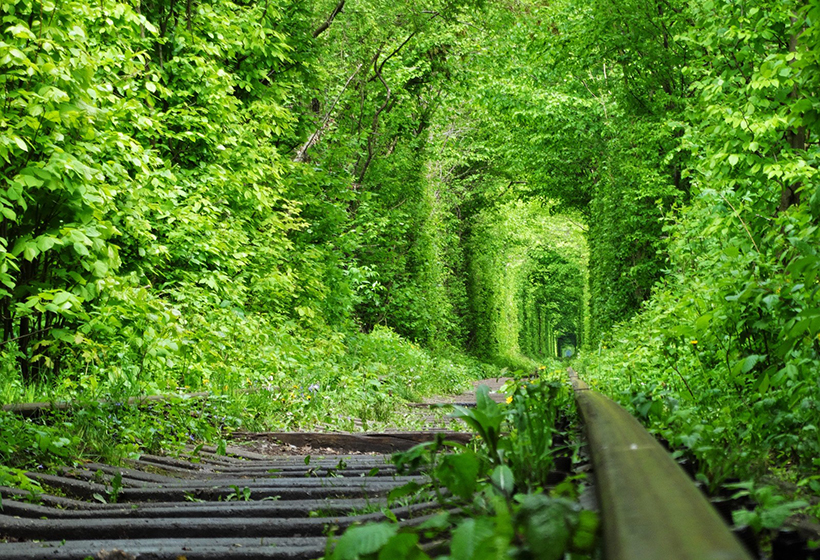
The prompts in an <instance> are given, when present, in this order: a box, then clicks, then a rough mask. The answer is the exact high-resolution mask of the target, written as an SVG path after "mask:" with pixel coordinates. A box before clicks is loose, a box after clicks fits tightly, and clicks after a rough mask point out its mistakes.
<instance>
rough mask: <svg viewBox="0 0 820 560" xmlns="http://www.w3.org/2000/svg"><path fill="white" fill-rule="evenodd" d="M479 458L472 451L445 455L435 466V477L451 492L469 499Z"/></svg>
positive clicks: (475, 478) (476, 479)
mask: <svg viewBox="0 0 820 560" xmlns="http://www.w3.org/2000/svg"><path fill="white" fill-rule="evenodd" d="M479 467H480V460H479V458H478V456H477V455H476V454H475V453H473V452H472V451H465V452H464V453H459V454H453V455H445V456H444V457H442V458H441V462H440V463H439V465H438V466H437V467H436V478H437V479H438V480H439V481H440V482H441V483H442V484H443V485H444V486H446V487H447V488H448V489H449V490H450V491H451V492H452V493H453V494H455V495H456V496H459V497H461V498H464V499H465V500H469V499H470V498H471V497H472V495H473V493H474V492H475V487H476V484H477V482H478V471H479Z"/></svg>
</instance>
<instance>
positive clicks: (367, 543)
mask: <svg viewBox="0 0 820 560" xmlns="http://www.w3.org/2000/svg"><path fill="white" fill-rule="evenodd" d="M545 369H546V368H541V370H540V371H541V372H542V376H541V377H540V378H537V379H524V380H519V381H513V382H510V383H508V385H507V387H506V389H507V391H508V392H509V394H510V396H509V398H508V399H507V403H506V404H500V405H499V404H496V403H495V402H494V401H493V400H492V399H491V398H490V397H489V395H488V391H487V388H486V387H481V388H480V389H479V391H478V392H477V395H476V407H475V408H472V409H467V408H462V407H456V411H455V412H454V414H453V415H454V416H455V417H458V418H460V419H462V420H463V421H464V422H466V423H467V424H468V425H469V426H470V428H472V430H473V431H474V432H475V434H476V435H477V436H478V439H479V443H478V445H474V446H470V445H466V446H465V445H462V444H458V443H455V442H448V441H445V440H443V439H439V440H437V441H433V442H428V443H423V444H420V445H418V446H416V447H414V448H413V449H411V450H409V451H407V452H405V453H400V454H397V455H396V456H395V457H394V461H395V462H396V464H397V466H398V468H399V470H400V472H404V471H410V472H413V471H415V470H416V469H419V468H421V469H423V470H425V471H426V472H427V473H429V482H428V483H427V484H426V485H420V484H418V483H417V482H410V483H408V484H406V485H405V486H402V487H399V488H397V489H395V490H393V491H392V492H391V494H390V496H389V501H390V503H391V504H392V503H396V502H399V503H401V500H403V499H406V497H407V496H411V495H416V496H418V495H422V496H426V497H427V498H432V499H434V500H437V501H438V505H439V506H440V510H439V512H438V513H435V514H432V515H429V516H428V517H427V518H426V519H425V520H424V521H423V522H422V523H420V524H418V525H415V526H400V525H399V524H398V523H397V519H396V517H395V516H394V515H393V514H392V512H391V511H390V510H389V509H385V510H384V513H385V516H386V517H387V518H388V519H389V521H385V522H381V523H368V524H365V525H357V526H353V527H350V528H349V529H347V531H345V533H344V534H343V535H341V537H338V538H335V537H332V538H331V539H329V541H328V552H327V553H326V558H327V560H370V559H384V558H390V559H391V560H411V559H412V560H427V559H429V558H430V557H431V555H433V556H435V555H437V554H444V555H445V556H443V557H444V558H448V557H449V558H451V559H453V560H479V559H491V558H519V559H522V560H523V559H529V558H538V559H540V560H558V559H560V558H565V557H566V556H565V555H569V557H571V558H574V559H578V560H580V559H584V558H594V557H595V554H596V539H597V530H598V515H597V514H596V513H594V512H592V511H589V510H585V509H583V508H582V507H581V506H580V504H579V502H578V497H579V492H580V490H581V488H582V483H581V481H582V480H583V476H575V477H568V478H566V479H564V481H563V482H560V483H559V484H557V485H554V486H547V484H546V480H547V474H548V473H549V472H550V471H551V469H553V467H554V458H555V456H556V454H557V453H561V452H563V453H566V452H567V449H562V448H561V446H554V445H553V443H554V441H553V438H555V437H558V435H559V434H560V429H559V426H558V424H557V423H556V420H557V419H558V418H560V417H565V416H566V415H571V414H572V411H571V407H572V404H571V403H572V399H571V398H570V395H569V390H568V388H567V383H566V381H557V380H550V379H549V377H548V374H546V372H545ZM502 434H507V435H505V436H504V437H502ZM562 437H563V436H562Z"/></svg>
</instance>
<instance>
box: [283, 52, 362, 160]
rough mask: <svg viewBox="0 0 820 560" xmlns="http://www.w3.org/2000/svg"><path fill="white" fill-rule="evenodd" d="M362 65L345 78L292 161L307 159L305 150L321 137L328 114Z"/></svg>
mask: <svg viewBox="0 0 820 560" xmlns="http://www.w3.org/2000/svg"><path fill="white" fill-rule="evenodd" d="M362 66H363V64H359V65H358V66H357V67H356V70H355V71H354V72H353V73H352V74H351V75H350V77H349V78H348V79H347V81H346V82H345V85H344V87H342V91H340V92H339V95H337V96H336V99H334V100H333V103H332V104H331V105H330V108H328V110H327V112H326V113H325V116H324V118H322V124H321V125H320V126H319V128H318V129H316V132H314V133H313V134H311V135H310V138H308V141H307V142H305V143H304V144H303V145H302V147H301V148H299V150H298V151H297V152H296V157H294V158H293V161H296V162H303V161H305V160H306V159H307V151H308V150H309V149H310V148H312V147H313V146H314V145H315V144H316V142H318V141H319V138H321V137H322V134H323V133H324V131H325V130H326V129H327V126H328V124H329V123H330V115H331V114H333V109H334V108H335V107H336V104H337V103H338V102H339V99H341V98H342V94H344V92H345V90H346V89H347V86H349V85H350V82H352V81H353V78H355V77H356V74H358V73H359V70H361V69H362Z"/></svg>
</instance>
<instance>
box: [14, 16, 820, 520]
mask: <svg viewBox="0 0 820 560" xmlns="http://www.w3.org/2000/svg"><path fill="white" fill-rule="evenodd" d="M0 19H2V26H3V37H2V40H0V61H2V64H3V69H4V71H3V72H2V75H0V84H2V99H1V100H0V103H2V105H0V106H2V113H0V167H2V177H3V184H2V187H1V188H0V317H2V326H1V327H0V328H2V332H3V338H2V341H1V342H0V399H2V401H3V402H7V403H8V402H19V401H30V400H39V399H55V400H66V399H76V398H79V397H82V398H84V399H86V400H96V399H107V400H109V401H112V402H123V401H124V399H125V398H127V397H129V396H137V395H144V394H157V393H185V392H188V391H200V390H206V391H209V392H211V393H213V394H215V395H222V394H225V395H227V396H228V397H227V398H226V400H225V401H224V402H222V401H220V400H218V399H216V400H214V399H211V400H209V401H208V402H211V403H218V404H214V406H218V407H224V409H220V414H219V415H217V416H218V417H223V416H224V417H235V418H236V419H237V420H236V423H241V425H242V426H243V427H247V428H252V427H262V426H281V427H288V426H291V425H295V424H296V423H298V422H310V423H331V424H334V425H339V426H342V425H344V422H350V420H349V418H357V419H358V420H360V421H365V422H368V423H369V425H373V422H374V421H379V420H383V419H385V418H387V415H388V414H389V412H390V411H391V410H393V407H394V405H395V404H396V403H397V402H399V401H400V400H403V399H414V398H418V397H419V396H420V395H422V394H424V393H427V392H438V391H445V390H455V389H457V387H458V386H460V384H461V383H462V382H463V381H464V380H466V379H467V378H468V377H478V376H481V375H486V374H488V373H489V372H490V371H492V372H498V371H500V370H499V369H498V368H505V367H506V368H507V371H516V370H523V371H532V370H533V369H535V368H536V367H537V365H538V363H540V362H542V361H544V360H547V359H550V358H553V357H555V356H556V355H562V356H563V355H565V354H566V353H573V352H574V351H575V350H577V349H581V351H582V355H583V367H584V369H585V374H586V376H587V378H588V379H590V380H591V381H592V382H594V383H597V386H598V387H599V388H600V389H601V390H603V391H606V392H608V393H609V394H610V395H612V396H614V397H616V398H618V399H619V400H620V401H621V402H623V403H625V404H627V405H628V406H631V407H632V408H633V410H634V411H635V412H636V414H637V415H638V416H639V417H641V418H642V419H644V420H645V421H646V423H647V424H648V425H650V426H652V427H653V428H654V429H656V430H658V431H659V432H661V433H662V434H663V435H664V437H665V438H666V439H668V440H669V441H670V442H671V443H672V444H673V445H674V446H675V447H676V448H677V449H680V450H687V452H690V453H692V454H693V455H694V456H695V457H696V458H697V460H698V461H699V464H700V468H701V470H702V472H701V475H702V477H704V479H705V480H706V481H707V482H708V484H709V485H710V486H715V485H720V483H721V482H722V481H723V480H724V479H725V478H728V477H737V476H742V477H759V476H761V475H763V474H765V473H771V472H774V473H776V474H778V475H780V476H781V477H782V478H786V479H790V480H792V481H793V482H794V483H795V484H796V485H797V486H798V487H799V488H800V489H801V491H805V493H807V494H808V493H811V492H813V493H815V494H816V493H817V480H816V475H815V474H814V473H815V472H816V469H817V466H818V465H817V463H816V461H817V459H816V457H817V456H818V453H819V452H820V431H818V430H819V428H818V424H817V417H818V411H819V409H820V385H818V376H817V371H818V367H820V338H818V337H819V336H820V304H818V271H819V270H820V258H818V255H817V249H816V248H817V247H818V245H820V240H819V239H818V238H817V237H818V216H819V215H820V206H819V205H818V201H819V200H820V198H819V197H818V188H817V164H818V162H817V159H818V142H817V136H818V132H820V130H818V126H820V125H818V122H820V121H818V111H820V106H818V102H817V99H816V95H815V94H814V93H815V92H816V91H817V86H818V79H820V78H818V76H820V68H818V66H819V65H820V62H819V61H818V51H817V48H816V45H817V44H818V41H817V39H818V28H817V25H818V24H817V22H818V19H820V8H818V6H817V5H816V2H809V3H805V2H803V3H801V2H797V1H796V0H785V1H777V2H775V1H774V0H753V1H752V0H749V1H745V2H725V1H706V2H687V1H684V0H658V1H654V0H652V1H650V2H648V3H647V2H646V1H638V0H580V1H578V0H573V1H570V0H557V1H552V2H545V1H541V0H502V1H498V2H484V1H482V0H402V1H400V2H395V1H387V0H347V1H345V0H311V1H304V0H298V1H297V0H265V1H258V2H257V1H255V0H253V1H249V2H239V3H237V2H224V1H221V0H219V1H216V0H191V1H189V2H184V3H183V2H176V1H174V0H139V1H137V0H128V1H125V0H102V1H101V2H94V3H91V2H89V1H88V0H71V1H64V2H53V1H51V0H42V1H41V0H8V1H6V2H4V3H3V4H2V5H1V6H0ZM465 353H466V354H467V355H471V356H473V358H466V357H463V356H464V354H465ZM442 356H446V357H447V358H446V359H445V358H443V357H442ZM474 359H480V360H482V361H483V362H485V363H491V364H494V365H493V366H481V365H478V364H477V363H476V362H474V361H473V360H474ZM430 368H433V369H432V371H433V372H435V373H431V371H430ZM493 368H494V369H493ZM294 385H295V387H293V386H294ZM316 386H318V387H319V390H318V391H319V392H315V391H314V390H313V389H310V388H315V387H316ZM268 388H270V389H268ZM246 390H251V391H267V392H266V393H254V392H250V393H246V392H245V391H246ZM262 394H270V395H272V396H275V397H276V398H275V399H268V400H269V401H270V402H269V403H267V404H264V405H262V404H261V402H262V401H263V400H264V399H262V398H258V397H257V396H254V395H262ZM340 395H344V398H342V399H339V398H338V396H340ZM325 396H327V398H326V399H325ZM308 397H309V398H308ZM282 401H284V402H282ZM339 402H344V403H345V408H340V407H339V404H338V403H339ZM173 406H178V407H179V410H180V411H181V410H186V411H188V412H192V411H193V410H194V409H196V407H197V406H199V405H197V404H194V403H185V404H184V405H183V404H179V405H173ZM189 406H191V407H193V408H190V409H189V408H186V407H189ZM245 408H248V409H249V410H253V411H254V413H253V414H247V413H240V411H242V410H244V409H245ZM89 410H90V411H91V412H89V414H92V415H94V418H95V420H94V422H96V421H97V420H96V418H97V417H99V418H102V417H103V416H107V415H108V414H109V413H110V411H108V410H107V409H96V408H92V409H89ZM222 412H224V414H222ZM140 414H142V413H137V412H134V413H131V412H129V413H128V416H127V418H128V419H127V420H124V421H123V422H124V425H123V428H122V429H121V430H120V432H121V433H122V434H126V435H125V436H123V437H122V438H121V439H120V440H118V442H119V444H120V445H124V446H126V447H122V448H121V453H127V452H130V450H132V448H130V447H128V446H129V445H131V444H134V445H137V446H143V447H145V448H152V446H153V445H155V443H154V442H156V441H162V442H171V441H182V440H184V439H186V438H189V437H190V436H191V435H194V436H195V437H197V438H199V437H202V438H213V437H221V434H224V431H223V430H222V426H221V424H220V422H218V421H215V420H213V419H208V418H205V417H203V416H202V415H200V416H198V417H197V418H198V419H196V420H194V422H195V424H196V425H195V426H191V427H186V426H185V425H184V424H185V422H187V421H188V420H187V419H188V417H189V416H190V414H189V415H188V416H186V415H185V414H180V415H179V416H177V415H176V412H167V414H168V419H167V421H168V425H167V430H166V428H162V429H160V431H161V432H163V433H165V431H167V432H168V433H170V434H172V435H171V436H168V437H166V436H165V435H159V436H153V435H151V434H149V433H147V432H144V431H143V427H141V426H142V424H141V420H140ZM183 416H184V417H185V420H184V421H183ZM195 416H196V415H195ZM340 416H341V417H342V418H341V419H340V418H339V417H340ZM3 418H4V420H3V422H4V423H6V425H7V426H9V428H8V429H9V430H12V432H13V433H19V434H20V435H19V438H17V439H16V440H14V441H17V443H12V444H8V445H7V446H6V448H3V449H5V450H4V451H3V454H4V457H3V460H4V461H11V462H10V463H9V465H10V466H11V465H18V466H19V465H23V464H25V465H26V466H31V465H33V464H35V463H37V458H40V459H43V458H44V457H41V456H40V455H38V454H39V453H41V452H43V450H50V451H49V452H48V453H50V454H52V455H53V456H57V457H59V456H60V454H61V453H63V451H62V450H64V449H71V452H70V453H68V452H66V453H63V455H64V456H65V457H68V456H71V457H74V456H82V454H83V453H89V452H94V451H93V449H101V448H103V447H104V446H103V445H102V443H99V444H96V443H91V444H87V445H90V446H91V447H88V448H83V449H81V448H79V447H76V446H75V444H74V443H72V441H73V440H72V438H73V437H76V438H79V437H80V435H81V434H82V433H83V430H84V429H86V428H81V425H82V423H81V422H79V421H78V420H77V419H76V418H73V417H72V418H58V419H53V420H52V424H53V426H59V425H60V423H61V422H69V423H71V424H72V427H71V429H70V430H62V431H61V429H60V428H58V427H51V428H46V427H44V426H41V425H40V424H37V425H35V424H25V423H20V421H17V420H11V419H10V418H9V417H5V416H4V417H3ZM118 418H120V417H119V416H118ZM122 418H125V416H123V417H122ZM106 421H107V420H106ZM106 421H102V420H100V421H99V424H100V425H101V426H109V424H107V423H106ZM92 423H93V422H89V425H90V424H92ZM109 427H110V426H109ZM348 427H349V425H348ZM89 429H90V428H89ZM145 429H147V427H146V428H145ZM37 430H46V431H48V430H52V432H48V433H49V434H53V435H48V437H40V439H39V440H38V439H37V438H38V436H37V435H36V432H37ZM129 430H130V431H129ZM131 432H133V433H134V434H135V435H133V437H132V436H131V435H128V434H130V433H131ZM95 437H99V438H100V439H99V442H107V441H108V440H106V439H105V437H106V436H105V435H104V434H103V433H102V431H100V434H99V436H95ZM64 439H66V440H68V441H67V442H66V441H63V440H64ZM92 439H93V438H92ZM89 441H90V440H89ZM106 445H107V443H106ZM118 449H119V448H118ZM726 449H729V450H731V451H730V453H729V457H728V458H727V456H726V453H725V450H726ZM27 453H31V456H30V457H28V456H27ZM118 453H120V451H118ZM9 472H12V471H9ZM812 504H813V507H814V508H815V510H816V508H817V503H816V501H814V502H812ZM814 513H815V514H816V513H817V512H816V511H814Z"/></svg>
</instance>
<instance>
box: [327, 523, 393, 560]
mask: <svg viewBox="0 0 820 560" xmlns="http://www.w3.org/2000/svg"><path fill="white" fill-rule="evenodd" d="M398 529H399V526H398V525H396V524H393V523H368V524H367V525H361V526H358V527H351V528H350V529H348V530H347V531H345V533H344V535H342V536H341V538H340V539H339V542H338V543H336V548H335V550H334V551H333V558H335V559H336V560H357V559H359V558H361V557H363V556H367V555H369V554H373V553H375V552H378V551H379V549H381V548H382V547H383V546H384V545H385V544H387V542H388V541H389V540H390V539H391V538H392V537H393V536H394V535H395V534H396V532H397V531H398Z"/></svg>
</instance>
